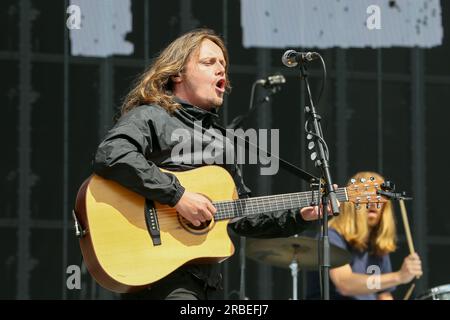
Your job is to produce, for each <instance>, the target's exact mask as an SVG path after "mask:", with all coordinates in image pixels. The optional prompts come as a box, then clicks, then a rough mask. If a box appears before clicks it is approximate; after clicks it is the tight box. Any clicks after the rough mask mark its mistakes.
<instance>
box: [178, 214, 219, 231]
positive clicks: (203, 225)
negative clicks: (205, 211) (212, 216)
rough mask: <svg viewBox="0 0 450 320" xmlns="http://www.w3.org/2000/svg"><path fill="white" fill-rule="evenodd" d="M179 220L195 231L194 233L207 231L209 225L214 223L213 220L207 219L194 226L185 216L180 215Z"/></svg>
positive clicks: (184, 226)
mask: <svg viewBox="0 0 450 320" xmlns="http://www.w3.org/2000/svg"><path fill="white" fill-rule="evenodd" d="M178 220H179V221H180V224H181V225H182V226H183V228H185V229H186V230H188V231H191V232H194V233H205V232H208V231H209V229H210V228H209V226H210V224H211V223H212V221H211V220H209V221H205V222H202V223H200V225H199V226H194V225H193V224H192V223H190V222H189V221H188V220H186V219H185V218H184V217H182V216H180V215H178Z"/></svg>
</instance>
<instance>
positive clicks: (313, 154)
mask: <svg viewBox="0 0 450 320" xmlns="http://www.w3.org/2000/svg"><path fill="white" fill-rule="evenodd" d="M316 158H317V153H315V152H313V153H311V160H312V161H314V160H316Z"/></svg>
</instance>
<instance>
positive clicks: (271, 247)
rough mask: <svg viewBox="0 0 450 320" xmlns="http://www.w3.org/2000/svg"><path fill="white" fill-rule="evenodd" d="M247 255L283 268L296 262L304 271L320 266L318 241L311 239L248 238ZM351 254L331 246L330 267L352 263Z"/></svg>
mask: <svg viewBox="0 0 450 320" xmlns="http://www.w3.org/2000/svg"><path fill="white" fill-rule="evenodd" d="M246 243H247V245H246V254H247V256H248V257H249V258H251V259H253V260H256V261H259V262H262V263H267V264H270V265H273V266H277V267H281V268H289V265H290V264H291V263H292V262H293V261H294V260H296V262H297V263H298V266H299V267H300V268H302V269H313V268H317V267H318V266H319V260H318V254H319V249H318V241H317V239H314V238H309V237H290V238H275V239H254V238H247V240H246ZM350 259H351V257H350V253H349V252H348V251H347V250H344V249H341V248H339V247H337V246H335V245H332V244H330V266H331V268H336V267H340V266H343V265H345V264H347V263H350Z"/></svg>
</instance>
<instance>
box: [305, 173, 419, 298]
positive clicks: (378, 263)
mask: <svg viewBox="0 0 450 320" xmlns="http://www.w3.org/2000/svg"><path fill="white" fill-rule="evenodd" d="M367 177H374V178H375V179H376V181H384V178H383V177H382V176H381V175H379V174H377V173H375V172H359V173H357V174H355V175H354V176H353V177H352V178H353V179H356V180H357V181H359V180H360V179H361V178H366V179H367ZM340 209H341V210H340V211H341V213H340V215H339V216H337V217H334V218H333V219H331V220H330V222H329V239H330V244H332V245H335V246H338V247H341V248H343V249H346V250H348V251H349V252H350V253H351V257H352V258H351V262H350V263H349V264H346V265H343V266H341V267H337V268H333V269H330V280H331V281H330V299H356V300H377V299H378V300H392V299H393V296H392V294H391V292H392V291H394V290H395V287H396V286H398V285H401V284H406V283H408V282H410V281H412V280H413V279H414V278H415V277H420V276H421V275H422V266H421V261H420V258H419V256H418V255H417V254H416V253H413V254H410V255H409V256H407V257H406V258H405V259H404V260H403V264H402V266H401V268H400V269H399V270H398V271H396V272H393V271H392V266H391V260H390V257H389V254H390V253H391V252H394V251H395V250H396V236H395V235H396V230H395V221H394V214H393V210H392V204H391V202H390V201H388V202H386V203H384V204H381V203H380V204H379V208H377V204H374V203H372V204H370V206H369V208H366V206H365V205H361V207H360V208H359V209H357V208H356V207H355V205H354V204H353V203H351V202H346V203H343V204H341V208H340ZM307 298H309V299H319V298H320V281H319V274H318V272H309V274H308V283H307Z"/></svg>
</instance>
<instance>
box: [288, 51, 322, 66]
mask: <svg viewBox="0 0 450 320" xmlns="http://www.w3.org/2000/svg"><path fill="white" fill-rule="evenodd" d="M318 57H319V54H318V53H317V52H297V51H295V50H288V51H286V52H285V53H284V54H283V57H281V62H283V64H284V65H285V66H286V67H288V68H293V67H296V66H297V65H298V64H299V63H303V62H307V61H312V60H315V59H317V58H318Z"/></svg>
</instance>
